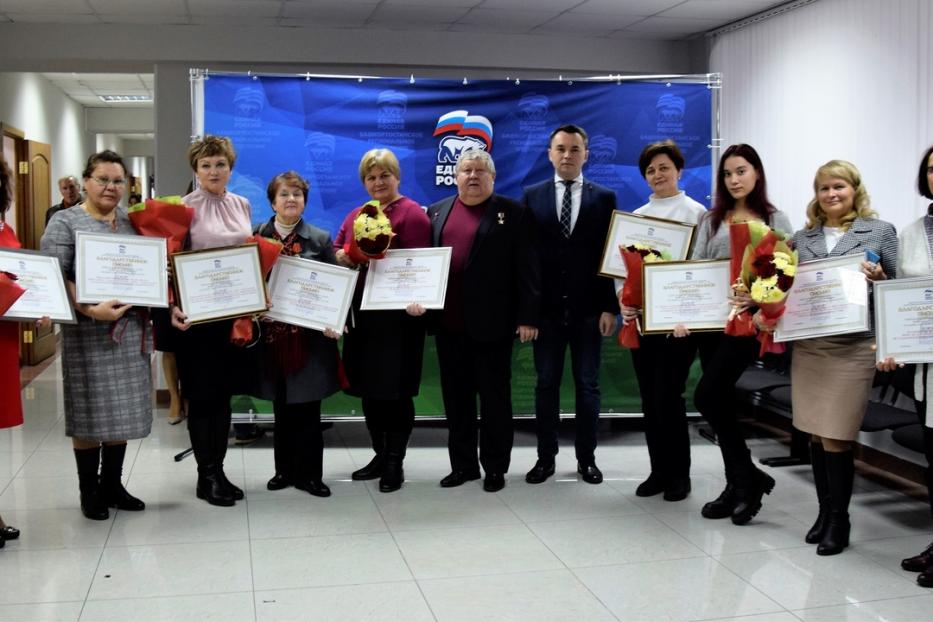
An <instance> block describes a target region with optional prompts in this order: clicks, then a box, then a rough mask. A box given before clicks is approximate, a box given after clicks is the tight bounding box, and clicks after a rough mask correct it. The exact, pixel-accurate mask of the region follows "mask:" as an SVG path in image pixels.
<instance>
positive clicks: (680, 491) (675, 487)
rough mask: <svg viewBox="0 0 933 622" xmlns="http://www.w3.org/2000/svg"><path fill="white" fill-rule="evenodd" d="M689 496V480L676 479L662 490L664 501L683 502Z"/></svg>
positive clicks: (685, 478) (683, 478)
mask: <svg viewBox="0 0 933 622" xmlns="http://www.w3.org/2000/svg"><path fill="white" fill-rule="evenodd" d="M689 494H690V478H689V477H678V478H676V479H673V480H671V482H670V483H669V484H668V485H667V487H666V488H665V489H664V500H665V501H683V500H684V499H686V498H687V495H689Z"/></svg>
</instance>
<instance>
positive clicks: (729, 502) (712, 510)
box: [700, 445, 735, 519]
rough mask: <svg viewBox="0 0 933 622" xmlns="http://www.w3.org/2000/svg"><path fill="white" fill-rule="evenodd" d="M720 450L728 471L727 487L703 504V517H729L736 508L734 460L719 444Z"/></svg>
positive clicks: (701, 511) (701, 512)
mask: <svg viewBox="0 0 933 622" xmlns="http://www.w3.org/2000/svg"><path fill="white" fill-rule="evenodd" d="M719 452H720V453H721V454H722V462H723V465H724V468H725V472H726V487H725V488H724V489H723V491H722V492H721V493H719V496H718V497H716V498H715V499H713V500H712V501H710V502H709V503H707V504H705V505H704V506H703V509H702V510H700V514H702V515H703V518H713V519H716V518H729V517H730V516H732V512H733V510H735V481H734V480H735V475H734V474H733V466H732V461H731V459H730V458H729V453H728V451H727V450H726V449H725V448H723V446H722V445H720V446H719Z"/></svg>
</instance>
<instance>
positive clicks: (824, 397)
mask: <svg viewBox="0 0 933 622" xmlns="http://www.w3.org/2000/svg"><path fill="white" fill-rule="evenodd" d="M873 343H874V339H871V338H870V337H869V338H864V337H855V338H853V337H846V336H841V337H824V338H822V339H804V340H803V341H797V342H795V343H794V351H793V352H794V353H793V358H792V360H791V372H790V373H791V376H790V378H791V400H792V406H793V411H794V427H795V428H797V429H798V430H801V431H803V432H807V433H809V434H815V435H817V436H823V437H826V438H832V439H836V440H841V441H854V440H855V439H856V437H858V433H859V428H860V427H861V425H862V419H863V418H864V417H865V410H866V409H867V407H868V396H869V393H870V392H871V383H872V379H873V378H874V377H875V353H874V352H872V350H871V346H872V344H873Z"/></svg>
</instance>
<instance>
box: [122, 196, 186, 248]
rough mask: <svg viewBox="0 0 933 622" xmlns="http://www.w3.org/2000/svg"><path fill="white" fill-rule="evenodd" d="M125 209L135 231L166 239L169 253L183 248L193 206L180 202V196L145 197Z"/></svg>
mask: <svg viewBox="0 0 933 622" xmlns="http://www.w3.org/2000/svg"><path fill="white" fill-rule="evenodd" d="M126 211H127V213H128V214H129V217H130V224H132V225H133V229H135V230H136V233H138V234H139V235H146V236H149V237H155V238H165V239H166V240H168V242H167V244H168V252H169V254H170V255H171V254H172V253H176V252H178V251H180V250H182V249H183V248H184V246H185V238H187V237H188V229H190V228H191V220H192V219H193V218H194V208H193V207H188V206H187V205H185V204H184V203H182V202H181V197H180V196H177V195H176V196H167V197H156V198H154V199H146V200H145V201H143V202H142V203H137V204H136V205H131V206H129V207H128V208H127V210H126Z"/></svg>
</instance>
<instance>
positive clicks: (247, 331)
mask: <svg viewBox="0 0 933 622" xmlns="http://www.w3.org/2000/svg"><path fill="white" fill-rule="evenodd" d="M243 243H244V244H251V243H255V244H256V245H257V246H258V247H259V266H260V267H261V268H262V276H263V278H266V279H268V278H269V273H270V272H272V266H274V265H275V262H276V260H277V259H278V258H279V254H280V253H281V252H282V248H283V247H282V243H281V242H279V241H278V240H273V239H272V238H264V237H262V236H261V235H251V236H250V237H248V238H246V239H245V240H244V241H243ZM253 323H254V322H253V317H252V316H249V315H244V316H243V317H238V318H237V319H235V320H234V321H233V327H232V328H231V329H230V342H231V343H233V344H234V345H238V346H250V345H252V344H253V343H254V341H255V340H256V339H257V337H258V331H256V330H255V329H254V328H253Z"/></svg>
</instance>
